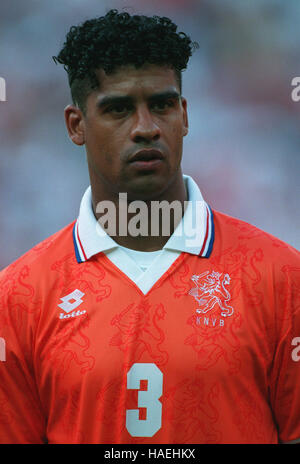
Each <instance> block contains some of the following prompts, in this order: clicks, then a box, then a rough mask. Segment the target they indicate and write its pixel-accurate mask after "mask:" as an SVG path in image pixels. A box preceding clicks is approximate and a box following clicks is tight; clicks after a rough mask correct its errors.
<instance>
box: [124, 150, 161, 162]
mask: <svg viewBox="0 0 300 464" xmlns="http://www.w3.org/2000/svg"><path fill="white" fill-rule="evenodd" d="M162 159H163V155H162V153H161V152H160V151H159V150H153V149H150V150H139V151H138V152H136V153H135V154H134V155H133V156H131V158H129V162H130V163H134V162H136V161H153V160H162Z"/></svg>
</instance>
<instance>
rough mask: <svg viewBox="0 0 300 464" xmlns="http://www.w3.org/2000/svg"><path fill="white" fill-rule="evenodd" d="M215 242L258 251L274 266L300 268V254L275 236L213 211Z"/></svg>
mask: <svg viewBox="0 0 300 464" xmlns="http://www.w3.org/2000/svg"><path fill="white" fill-rule="evenodd" d="M213 217H214V228H215V242H216V246H217V247H218V245H219V246H222V248H223V249H224V248H229V247H230V248H237V247H239V249H242V248H241V247H245V248H247V249H252V250H257V252H260V253H261V255H262V256H263V257H264V258H266V259H268V261H269V262H270V263H272V264H274V265H280V264H281V265H284V264H285V263H286V264H288V263H294V265H296V266H298V267H299V268H300V252H299V251H298V250H297V249H296V248H294V247H293V246H291V245H289V244H287V243H285V242H284V241H282V240H280V239H279V238H277V237H275V236H274V235H272V234H270V233H268V232H265V231H263V230H262V229H259V228H258V227H256V226H254V225H252V224H249V223H248V222H246V221H243V220H241V219H237V218H234V217H232V216H229V215H226V214H224V213H220V212H219V211H215V210H214V211H213Z"/></svg>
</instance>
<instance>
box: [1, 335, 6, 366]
mask: <svg viewBox="0 0 300 464" xmlns="http://www.w3.org/2000/svg"><path fill="white" fill-rule="evenodd" d="M0 361H2V362H4V361H6V346H5V340H4V338H2V337H0Z"/></svg>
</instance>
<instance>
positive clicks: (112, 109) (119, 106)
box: [106, 103, 132, 115]
mask: <svg viewBox="0 0 300 464" xmlns="http://www.w3.org/2000/svg"><path fill="white" fill-rule="evenodd" d="M131 109H132V107H131V106H130V105H128V104H125V103H116V104H114V105H111V106H109V107H108V108H107V109H106V112H107V113H111V114H115V115H122V114H125V113H128V112H129V111H131Z"/></svg>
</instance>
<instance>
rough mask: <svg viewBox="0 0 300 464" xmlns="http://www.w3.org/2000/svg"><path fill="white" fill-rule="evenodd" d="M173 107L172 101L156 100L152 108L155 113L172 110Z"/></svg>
mask: <svg viewBox="0 0 300 464" xmlns="http://www.w3.org/2000/svg"><path fill="white" fill-rule="evenodd" d="M174 105H175V102H174V100H171V99H168V100H158V101H156V102H153V104H152V108H153V109H154V110H155V111H166V110H167V109H169V108H172V107H173V106H174Z"/></svg>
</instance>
